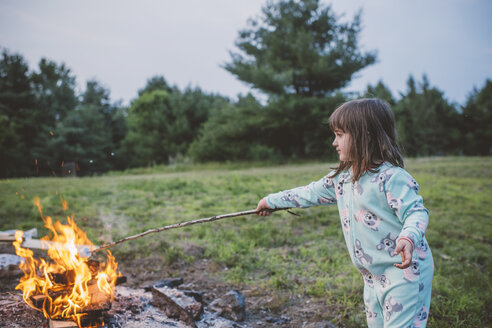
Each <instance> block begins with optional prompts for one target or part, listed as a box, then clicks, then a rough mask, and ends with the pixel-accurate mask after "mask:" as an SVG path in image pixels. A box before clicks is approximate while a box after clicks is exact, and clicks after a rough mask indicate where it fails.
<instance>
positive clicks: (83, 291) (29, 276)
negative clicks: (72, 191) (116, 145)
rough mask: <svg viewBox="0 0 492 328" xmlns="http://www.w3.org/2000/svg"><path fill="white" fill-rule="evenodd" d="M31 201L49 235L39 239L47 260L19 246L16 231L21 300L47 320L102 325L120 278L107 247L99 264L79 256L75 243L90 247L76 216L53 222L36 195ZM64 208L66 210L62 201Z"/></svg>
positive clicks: (19, 240)
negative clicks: (104, 259) (19, 261)
mask: <svg viewBox="0 0 492 328" xmlns="http://www.w3.org/2000/svg"><path fill="white" fill-rule="evenodd" d="M35 204H36V206H37V207H38V209H39V213H40V214H41V217H42V219H43V221H44V223H45V227H46V228H47V229H49V230H50V232H51V234H50V235H51V236H46V237H43V238H41V240H42V243H43V246H46V249H47V255H48V257H49V258H47V259H44V258H35V257H34V256H33V254H34V253H33V251H32V250H30V249H27V248H22V247H21V244H22V242H23V233H22V231H17V232H16V234H15V239H16V241H15V242H14V243H13V244H14V246H15V250H16V254H17V255H18V256H20V257H22V258H23V259H24V261H23V263H21V264H20V266H19V267H20V268H21V269H22V271H23V272H24V276H23V277H22V278H21V279H20V282H19V284H18V285H17V287H16V289H20V290H21V291H22V294H23V299H24V301H25V302H26V303H27V304H28V305H29V306H31V307H32V308H34V309H36V310H38V311H41V312H42V313H43V314H44V316H45V317H46V318H48V319H50V320H73V321H74V322H75V323H76V324H77V325H78V327H101V326H104V322H103V321H102V315H101V314H102V312H103V311H108V310H109V309H110V308H111V302H112V301H113V298H114V289H115V285H116V283H117V280H118V276H121V274H119V272H118V264H117V263H116V262H115V259H114V257H113V256H112V255H111V252H110V251H109V250H106V252H107V253H106V254H107V260H106V261H105V262H98V261H95V260H90V259H88V258H86V257H84V256H81V255H80V254H79V248H78V247H79V245H90V246H93V244H92V242H91V241H90V240H89V239H88V238H87V235H86V233H85V232H84V231H82V230H81V229H80V228H78V227H77V225H76V224H75V221H74V218H73V216H72V217H67V222H68V223H67V224H62V223H61V222H60V221H57V222H55V223H53V220H52V218H51V217H50V216H46V217H45V216H44V215H43V212H42V207H41V203H40V200H39V198H37V199H35ZM63 206H64V208H65V209H66V208H68V207H67V205H66V203H65V204H63Z"/></svg>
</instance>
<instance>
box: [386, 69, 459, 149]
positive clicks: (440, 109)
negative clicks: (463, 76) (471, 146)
mask: <svg viewBox="0 0 492 328" xmlns="http://www.w3.org/2000/svg"><path fill="white" fill-rule="evenodd" d="M407 86H408V91H407V94H403V95H402V99H400V101H399V102H398V104H397V105H396V106H395V107H394V111H395V116H396V120H397V128H398V132H399V135H400V137H401V142H402V145H403V149H404V150H405V153H406V154H407V155H409V156H428V155H449V154H455V153H457V152H459V150H460V148H459V144H460V125H459V124H460V114H459V113H458V111H457V110H456V108H454V107H453V106H451V105H450V104H449V103H448V102H447V101H446V99H444V95H443V93H442V92H441V91H439V90H438V89H437V88H434V87H430V85H429V81H428V79H427V77H426V76H425V75H424V76H423V78H422V83H419V84H418V85H416V83H415V81H414V79H413V77H412V76H410V78H409V79H408V81H407Z"/></svg>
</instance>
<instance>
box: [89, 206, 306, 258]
mask: <svg viewBox="0 0 492 328" xmlns="http://www.w3.org/2000/svg"><path fill="white" fill-rule="evenodd" d="M282 210H288V208H277V209H273V210H266V211H269V212H276V211H282ZM288 212H289V213H291V214H294V213H292V212H290V211H288ZM251 214H257V212H256V210H249V211H242V212H235V213H229V214H222V215H216V216H212V217H209V218H203V219H198V220H193V221H187V222H181V223H175V224H171V225H167V226H165V227H162V228H156V229H150V230H147V231H145V232H142V233H139V234H137V235H133V236H129V237H125V238H123V239H120V240H118V241H115V242H114V243H110V244H106V245H102V246H99V247H96V248H94V249H92V250H91V251H90V252H91V253H92V254H94V253H95V252H98V251H100V250H103V249H106V248H109V247H113V246H115V245H118V244H121V243H123V242H125V241H129V240H133V239H137V238H140V237H143V236H146V235H148V234H151V233H155V232H161V231H164V230H170V229H177V228H183V227H186V226H190V225H193V224H199V223H205V222H212V221H217V220H222V219H226V218H232V217H236V216H244V215H251ZM294 215H297V214H294Z"/></svg>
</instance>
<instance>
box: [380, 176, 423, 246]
mask: <svg viewBox="0 0 492 328" xmlns="http://www.w3.org/2000/svg"><path fill="white" fill-rule="evenodd" d="M418 191H419V186H418V184H417V182H416V181H415V180H414V179H413V178H412V177H411V176H410V175H409V174H408V173H407V172H406V171H405V170H398V171H397V172H395V174H393V175H392V176H391V177H390V179H389V180H388V181H387V182H386V184H385V192H386V200H387V202H388V205H389V206H390V208H391V209H393V212H394V214H395V215H396V216H397V217H398V219H399V220H400V222H401V223H402V224H403V228H402V230H401V232H400V235H399V238H401V237H406V238H409V239H411V240H412V241H413V243H414V246H417V245H418V244H419V242H420V241H421V240H422V238H423V236H424V234H425V229H426V228H427V224H428V223H429V211H428V210H427V209H426V208H425V207H424V204H423V201H422V197H421V196H420V195H419V194H418Z"/></svg>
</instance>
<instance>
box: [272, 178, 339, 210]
mask: <svg viewBox="0 0 492 328" xmlns="http://www.w3.org/2000/svg"><path fill="white" fill-rule="evenodd" d="M334 187H335V180H334V179H332V178H329V177H328V175H327V176H325V177H324V178H322V179H320V180H318V181H314V182H311V183H310V184H308V185H307V186H304V187H297V188H294V189H290V190H285V191H280V192H278V193H275V194H270V195H268V196H267V197H266V202H267V205H268V207H270V208H272V209H274V208H290V207H312V206H318V205H331V204H336V202H337V199H336V195H335V188H334Z"/></svg>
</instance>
